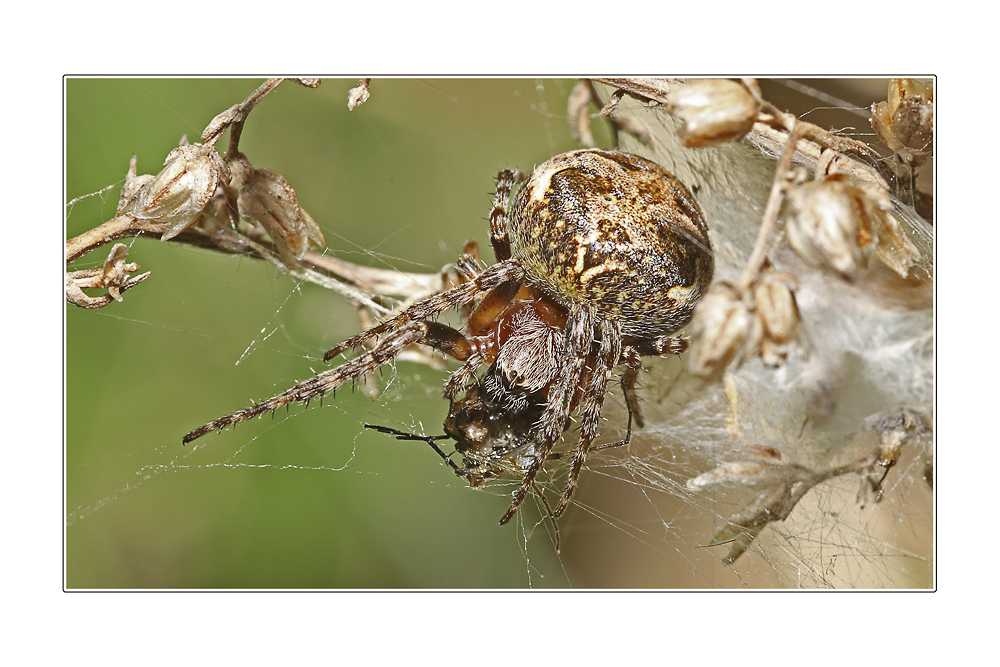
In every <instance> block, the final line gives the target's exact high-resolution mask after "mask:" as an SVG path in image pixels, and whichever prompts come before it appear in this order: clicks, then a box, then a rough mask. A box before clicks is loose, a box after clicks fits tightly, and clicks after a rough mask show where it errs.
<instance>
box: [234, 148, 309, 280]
mask: <svg viewBox="0 0 1000 667" xmlns="http://www.w3.org/2000/svg"><path fill="white" fill-rule="evenodd" d="M235 164H241V165H245V166H247V167H249V163H248V162H246V161H245V160H242V161H239V162H237V163H235ZM240 175H241V176H242V177H243V178H242V179H241V180H242V188H241V189H240V194H239V197H238V199H237V205H238V207H239V211H240V217H242V218H243V219H244V220H246V221H247V222H249V223H256V224H259V225H261V226H262V227H263V228H264V230H265V231H266V232H267V233H268V235H269V236H270V237H271V239H272V240H273V241H274V243H275V245H276V246H277V247H278V253H279V254H280V255H281V259H282V261H283V262H285V264H287V265H289V266H293V265H295V264H296V263H298V260H300V259H302V256H303V255H305V253H306V250H308V249H309V244H310V243H315V244H316V245H317V246H319V247H323V246H324V245H325V243H326V242H325V240H324V239H323V232H322V231H321V230H320V228H319V225H317V224H316V222H315V221H314V220H313V219H312V217H311V216H310V215H309V214H308V213H307V212H306V211H305V210H304V209H303V208H302V207H301V206H299V199H298V197H296V196H295V190H293V189H292V186H291V185H289V184H288V181H287V180H285V177H284V176H282V175H281V174H279V173H277V172H274V171H271V170H269V169H254V168H253V167H249V168H248V169H247V170H246V171H245V173H243V174H240Z"/></svg>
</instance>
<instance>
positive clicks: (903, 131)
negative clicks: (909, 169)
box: [872, 79, 934, 166]
mask: <svg viewBox="0 0 1000 667" xmlns="http://www.w3.org/2000/svg"><path fill="white" fill-rule="evenodd" d="M888 98H889V99H888V100H887V101H885V102H879V103H878V104H874V105H872V127H873V128H874V129H875V133H876V134H878V136H879V139H881V140H882V142H883V143H884V144H885V145H886V146H888V147H889V148H891V149H892V150H893V152H895V153H896V154H898V155H900V157H902V158H903V160H904V161H905V162H908V163H910V164H913V165H915V166H916V165H920V164H922V163H923V162H924V161H926V159H927V157H928V155H930V150H931V142H932V141H933V139H934V88H933V87H932V85H931V84H923V83H920V82H918V81H914V80H913V79H892V81H890V83H889V93H888Z"/></svg>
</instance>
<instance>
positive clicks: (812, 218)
mask: <svg viewBox="0 0 1000 667" xmlns="http://www.w3.org/2000/svg"><path fill="white" fill-rule="evenodd" d="M890 208H891V203H890V202H889V198H888V195H887V194H886V193H884V192H873V191H872V190H870V189H868V188H863V187H861V186H858V185H854V184H852V183H848V182H846V181H844V180H840V179H838V178H828V179H826V180H823V181H810V182H809V183H803V184H801V185H798V186H795V187H794V188H792V189H791V190H789V192H788V199H787V207H786V210H785V219H786V224H787V232H788V245H789V246H791V248H792V249H793V250H794V251H795V252H797V253H798V254H799V256H801V257H802V258H803V259H805V260H806V261H807V262H809V263H811V264H813V265H816V266H820V267H823V268H827V269H831V270H833V271H835V272H837V273H839V274H840V275H841V277H843V278H845V279H848V280H850V279H853V278H855V277H856V276H857V274H858V273H859V272H860V270H861V269H864V268H866V267H867V266H868V258H869V257H870V256H871V254H872V253H873V252H874V253H875V255H876V256H877V257H878V258H879V259H880V260H881V261H882V262H883V263H885V264H886V266H888V267H889V268H891V269H892V270H893V271H895V272H896V273H898V274H899V275H900V276H902V277H904V278H905V277H906V275H907V273H909V270H910V267H911V266H913V264H914V263H915V262H917V261H918V260H919V259H920V252H919V251H918V250H917V248H916V246H914V245H913V243H912V242H911V241H910V239H909V237H908V236H907V234H906V232H905V230H903V228H902V226H901V225H900V224H899V222H898V221H897V220H896V219H895V217H893V215H892V214H891V213H890V212H889V209H890Z"/></svg>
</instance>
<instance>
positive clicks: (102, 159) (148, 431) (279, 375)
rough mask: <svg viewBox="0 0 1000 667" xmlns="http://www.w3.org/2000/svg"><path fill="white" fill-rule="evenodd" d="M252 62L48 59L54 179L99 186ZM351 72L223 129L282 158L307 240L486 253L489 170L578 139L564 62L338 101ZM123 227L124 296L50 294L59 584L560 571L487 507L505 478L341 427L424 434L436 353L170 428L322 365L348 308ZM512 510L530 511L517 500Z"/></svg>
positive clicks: (77, 227)
mask: <svg viewBox="0 0 1000 667" xmlns="http://www.w3.org/2000/svg"><path fill="white" fill-rule="evenodd" d="M259 83H260V79H243V80H214V79H195V80H191V79H154V80H134V79H118V80H108V79H69V80H67V81H66V197H67V201H70V200H73V199H75V198H77V197H80V196H83V195H87V194H89V193H94V192H97V191H100V190H102V189H103V188H105V187H106V186H108V185H112V184H118V185H120V182H121V181H122V179H123V176H124V173H125V171H126V169H127V167H128V160H129V157H130V156H131V155H132V154H133V153H134V154H136V155H137V156H138V165H139V173H156V172H157V171H158V170H159V169H160V167H161V165H162V161H163V158H164V157H165V156H166V154H167V153H168V152H169V151H170V150H171V149H172V148H173V147H175V146H176V145H177V144H178V142H179V140H180V138H181V136H182V135H184V134H186V135H188V137H189V138H190V140H191V141H196V140H197V139H198V137H199V135H200V134H201V131H202V129H203V128H204V126H205V125H206V124H207V123H208V122H209V121H210V120H211V119H212V117H213V116H214V115H215V114H217V113H219V112H220V111H222V110H224V109H226V108H227V107H229V106H230V105H232V104H235V103H237V102H239V101H241V100H242V99H243V98H244V97H245V96H246V95H247V94H249V93H250V92H251V91H252V90H253V89H254V88H255V87H256V86H257V85H258V84H259ZM355 85H357V80H356V79H355V80H324V81H323V83H322V85H321V86H320V88H318V89H315V90H310V89H306V88H304V87H301V86H299V85H297V84H295V83H291V82H288V83H285V84H283V85H282V86H280V87H279V88H278V89H277V90H276V91H275V92H274V93H272V94H271V95H269V96H268V97H267V98H266V99H265V100H264V101H263V102H262V103H261V104H260V105H259V106H258V107H257V108H256V109H255V110H254V112H253V114H252V115H251V117H250V120H249V121H248V122H247V124H246V127H245V130H244V132H243V137H242V141H241V149H242V150H243V151H244V152H245V153H246V154H247V155H248V156H249V158H250V159H251V161H252V162H253V163H254V165H255V166H257V167H260V168H269V169H272V170H275V171H279V172H280V173H282V174H284V175H285V177H286V178H287V179H288V180H289V182H290V183H291V184H292V185H293V187H294V188H295V189H296V192H297V194H298V196H299V199H300V202H301V204H302V205H303V207H305V208H306V209H307V210H309V212H310V213H311V214H312V215H313V217H314V218H315V219H316V220H317V221H318V222H319V224H320V225H321V226H322V228H323V230H324V233H325V235H326V239H327V243H328V246H329V248H330V253H331V254H333V255H335V256H337V257H341V258H344V259H347V260H350V261H354V262H359V263H365V264H369V265H373V266H382V267H396V268H400V269H403V270H415V271H433V270H436V269H438V268H440V267H441V266H442V265H444V264H446V263H448V262H452V261H454V260H455V259H456V258H457V257H458V254H459V252H460V250H461V247H462V244H463V242H464V241H465V239H467V238H469V237H476V238H478V239H479V241H480V243H481V244H482V245H483V247H484V250H485V256H486V258H489V259H492V256H491V253H489V250H488V236H487V234H486V230H487V226H486V223H485V219H486V216H487V215H488V212H489V207H490V202H491V194H492V191H493V179H494V176H495V174H496V172H497V170H498V169H500V168H504V167H522V168H526V169H530V168H531V167H532V165H533V164H535V163H537V162H540V161H542V160H544V159H546V158H547V157H549V156H550V155H553V154H556V153H559V152H562V151H564V150H568V149H572V148H575V147H577V145H576V144H575V143H574V142H573V140H572V139H571V137H570V133H569V129H568V127H567V125H566V121H565V99H566V95H567V94H568V92H569V89H570V87H571V86H572V82H570V81H565V80H564V81H548V82H544V83H543V82H538V81H535V80H529V79H523V80H471V81H470V80H429V81H428V80H417V79H403V80H376V81H375V82H374V83H373V85H372V98H371V100H369V102H368V103H367V104H365V105H363V106H361V107H359V108H358V109H356V110H355V111H353V112H351V111H348V109H347V106H346V99H347V92H348V90H349V89H350V88H351V87H353V86H355ZM552 101H555V103H556V104H557V106H556V107H555V108H549V106H548V105H549V104H550V103H551V102H552ZM225 141H227V139H224V140H223V142H222V144H221V145H223V146H224V144H225ZM118 191H119V188H118V187H117V186H116V187H114V188H113V189H111V190H107V191H104V192H103V193H102V194H100V195H99V196H95V197H89V198H86V199H83V200H80V201H78V202H76V203H74V204H73V205H72V206H71V207H70V208H69V209H68V222H67V236H73V235H76V234H79V233H81V232H83V231H85V230H86V229H89V228H91V227H94V226H96V225H97V224H99V223H101V222H103V221H105V220H107V219H110V218H111V217H113V214H114V209H115V205H116V203H117V198H118ZM129 243H130V245H131V251H130V256H129V259H130V261H137V262H139V263H140V264H141V265H142V268H141V270H142V271H146V270H151V271H152V276H151V277H150V278H149V279H148V280H147V281H146V282H145V283H144V284H143V285H141V286H140V287H139V288H136V289H134V290H132V291H131V292H128V293H126V294H125V301H124V303H121V304H112V305H111V306H109V307H107V308H105V309H103V310H100V311H84V310H81V309H79V308H76V307H67V309H66V346H67V347H66V383H67V384H66V396H67V401H66V429H67V443H66V461H67V468H66V510H67V513H68V515H69V518H70V524H69V525H68V527H67V529H66V583H67V586H68V587H70V588H117V587H162V588H167V587H170V588H172V587H194V588H207V587H240V588H251V587H282V588H293V587H320V588H325V587H385V588H405V587H426V588H430V587H482V588H491V587H511V586H514V587H523V586H527V585H529V583H530V584H531V585H535V586H537V585H541V586H547V585H567V584H568V583H569V582H568V581H567V579H566V576H565V575H564V574H563V573H561V572H560V569H561V566H560V565H559V562H558V560H557V559H556V557H555V555H554V553H553V549H552V544H551V542H550V541H549V540H548V538H547V537H546V536H545V535H544V533H545V529H544V528H540V529H539V530H537V531H536V532H535V534H534V536H533V537H532V538H531V539H529V540H527V547H526V546H525V544H526V540H525V539H524V535H523V534H519V533H521V529H520V528H519V527H515V526H513V525H511V526H506V527H504V528H500V527H498V526H497V521H498V519H499V517H500V515H501V514H502V513H503V511H504V509H505V508H506V506H507V502H508V501H507V497H506V494H507V493H509V491H510V488H509V487H503V488H502V489H500V490H491V491H490V492H487V493H479V492H474V491H470V490H468V489H467V488H465V486H464V484H463V481H462V480H460V479H459V478H457V477H455V476H454V475H452V474H451V473H450V471H449V470H448V469H447V468H445V467H444V466H443V465H442V462H441V461H440V459H439V458H438V457H437V456H436V455H434V453H433V452H432V451H430V449H429V448H427V447H426V446H422V445H421V444H420V443H401V442H397V441H395V440H393V439H391V438H389V437H388V436H385V435H381V434H377V433H372V432H366V431H365V429H364V428H363V424H364V423H365V422H372V423H378V424H390V425H394V426H397V427H398V428H404V429H411V428H414V427H416V428H417V429H421V430H425V431H426V432H427V433H440V432H441V422H442V420H443V417H444V414H445V411H446V409H447V404H446V402H445V401H444V400H443V399H442V398H440V395H439V392H440V389H439V388H440V382H441V381H442V380H443V378H444V374H443V373H441V372H438V371H433V370H430V369H428V368H425V367H420V366H414V365H412V364H401V365H400V369H399V374H398V378H397V382H395V383H394V384H393V385H392V387H390V389H389V390H388V391H387V392H386V395H385V397H384V398H383V399H382V400H381V402H379V403H373V402H371V401H370V400H368V399H367V398H365V397H363V396H361V395H359V394H356V393H353V392H351V391H350V390H344V391H341V392H338V394H337V396H336V399H335V400H333V399H327V400H326V401H324V405H323V407H322V408H320V407H319V405H318V404H316V403H314V404H313V405H312V406H311V407H310V408H309V409H308V410H307V409H304V408H302V407H301V406H296V407H294V408H292V410H291V411H290V412H291V415H292V417H293V418H291V419H287V420H286V418H285V417H286V415H285V414H284V413H279V414H278V415H276V417H275V418H274V419H273V420H272V419H271V418H269V417H266V418H265V419H263V420H260V421H254V422H251V423H248V424H243V425H240V426H239V427H238V428H237V429H236V430H235V431H227V432H226V433H224V434H222V435H214V436H211V437H207V438H205V439H203V440H202V441H199V442H198V443H197V444H198V448H197V450H195V448H194V447H192V446H187V447H182V446H181V445H180V444H179V442H180V438H181V436H182V435H183V434H184V433H185V432H186V431H188V430H189V429H191V428H192V427H194V426H197V425H200V424H202V423H204V422H205V421H208V420H210V419H213V418H215V417H217V416H219V415H222V414H225V413H228V412H231V411H233V410H237V409H239V408H242V407H245V406H246V405H248V404H249V402H250V401H252V400H255V399H258V400H259V399H262V398H266V397H268V396H271V395H272V394H274V393H277V392H279V391H281V390H283V389H285V388H287V387H288V386H289V385H290V384H291V383H292V382H293V381H295V380H297V379H303V378H305V377H307V376H308V375H310V374H311V370H310V368H316V369H320V368H324V367H325V365H324V363H323V362H322V360H321V359H319V358H318V357H319V356H320V355H321V354H322V352H323V351H325V350H326V349H328V348H330V347H332V346H333V345H334V344H336V343H337V342H339V341H341V340H342V339H344V338H346V337H347V336H349V335H350V334H352V333H356V332H357V331H358V330H359V325H358V321H357V316H356V314H355V313H354V312H353V310H352V309H351V308H350V307H348V306H347V305H346V304H345V303H344V302H343V300H342V299H340V298H339V297H338V296H337V295H335V294H332V293H330V292H327V291H325V290H323V289H320V288H318V287H316V286H313V285H304V286H298V285H296V284H295V282H294V281H293V280H292V279H290V278H288V277H287V276H281V275H277V274H276V272H275V271H274V269H273V268H272V267H271V266H269V265H267V264H265V263H263V262H259V261H253V260H249V259H245V258H239V257H233V256H221V255H217V254H215V253H212V252H209V251H204V250H198V249H192V248H190V247H186V246H182V245H176V244H163V243H160V242H155V241H148V240H138V241H130V242H129ZM106 255H107V251H106V250H99V251H97V252H95V253H93V254H92V255H90V256H88V257H86V258H84V259H83V260H82V261H80V262H78V263H77V264H76V266H77V268H86V267H90V266H99V265H100V263H101V262H102V261H103V259H104V257H106ZM390 377H392V373H391V372H388V371H387V372H386V373H385V374H384V378H385V379H389V378H390ZM421 425H422V426H421ZM234 464H235V465H234ZM253 466H274V467H253ZM527 509H528V512H526V515H527V518H526V523H525V525H526V526H527V528H528V530H531V529H532V527H533V525H534V521H535V520H537V517H538V515H537V512H535V510H534V509H533V508H527ZM526 548H527V550H528V556H527V559H526V557H525V554H524V550H525V549H526ZM529 563H530V565H529ZM529 569H530V570H531V571H532V572H531V573H530V575H529V573H528V571H529ZM543 575H544V576H543Z"/></svg>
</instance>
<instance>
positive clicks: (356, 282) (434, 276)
mask: <svg viewBox="0 0 1000 667" xmlns="http://www.w3.org/2000/svg"><path fill="white" fill-rule="evenodd" d="M168 228H169V225H164V224H161V223H154V222H150V221H147V220H136V219H135V218H133V217H132V216H129V215H123V216H118V217H116V218H114V219H112V220H109V221H108V222H106V223H104V224H102V225H99V226H97V227H95V228H93V229H90V230H87V231H86V232H84V233H83V234H80V235H79V236H76V237H74V238H71V239H69V240H68V241H66V263H67V264H70V263H71V262H73V261H74V260H76V259H79V258H80V257H83V256H84V255H86V254H87V253H89V252H91V251H93V250H95V249H96V248H99V247H101V246H103V245H105V244H107V243H111V242H113V241H117V240H120V239H124V238H131V237H142V238H151V239H159V238H160V237H161V236H162V235H163V233H164V232H165V231H166V230H167V229H168ZM171 241H173V242H178V243H184V244H187V245H192V246H196V247H199V248H206V249H209V250H214V251H217V252H221V253H225V254H234V255H245V256H247V257H252V258H255V259H263V260H266V261H269V262H271V263H272V264H274V265H275V266H276V267H278V268H279V269H281V270H282V271H285V272H287V273H289V274H290V275H292V276H294V277H295V278H298V279H299V280H303V281H306V282H310V283H313V284H315V285H319V286H320V287H323V288H325V289H329V290H332V291H335V292H337V293H338V294H341V295H343V296H344V297H345V298H347V299H349V300H350V301H352V302H354V303H358V304H362V305H364V306H366V307H368V308H371V309H372V310H373V312H375V313H377V314H380V315H384V314H386V313H387V312H388V311H389V307H388V305H387V304H386V297H390V296H395V297H398V298H399V299H401V300H411V299H414V298H420V297H421V296H425V295H427V294H430V293H433V292H436V291H440V290H441V289H442V284H443V279H442V275H441V272H440V271H437V272H433V273H407V272H401V271H396V270H389V269H375V268H371V267H367V266H361V265H358V264H353V263H351V262H345V261H343V260H339V259H336V258H334V257H329V256H326V255H321V254H319V253H315V252H307V253H306V254H305V256H304V257H303V258H302V259H301V260H300V264H301V266H299V267H289V266H288V265H286V264H285V263H283V262H282V260H281V258H280V254H279V252H278V249H277V248H276V247H275V246H274V244H272V243H271V242H270V241H267V240H264V239H252V238H249V237H247V236H244V235H242V234H238V233H236V232H234V231H230V230H206V229H201V228H199V227H190V228H188V229H186V230H184V231H183V232H181V233H180V234H179V235H177V236H175V237H174V238H173V239H171Z"/></svg>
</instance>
